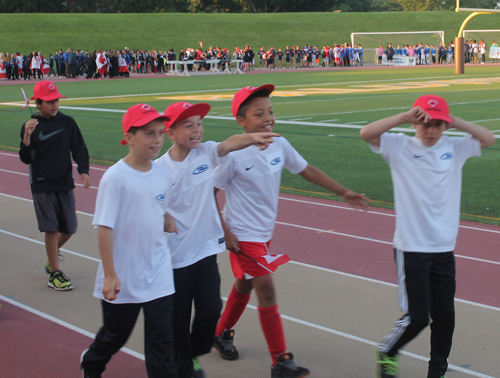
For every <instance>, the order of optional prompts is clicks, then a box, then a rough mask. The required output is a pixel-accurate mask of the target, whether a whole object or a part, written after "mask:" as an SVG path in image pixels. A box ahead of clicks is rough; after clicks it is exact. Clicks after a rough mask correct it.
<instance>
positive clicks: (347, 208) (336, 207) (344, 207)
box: [279, 196, 500, 234]
mask: <svg viewBox="0 0 500 378" xmlns="http://www.w3.org/2000/svg"><path fill="white" fill-rule="evenodd" d="M279 199H280V200H285V201H292V202H300V203H305V204H307V205H316V206H324V207H331V208H334V209H342V210H348V211H359V210H356V209H354V208H352V207H347V206H340V205H332V204H329V203H321V202H314V201H307V200H299V199H295V198H287V197H281V196H280V197H279ZM367 213H368V214H375V215H382V216H386V217H392V218H395V217H396V215H395V214H390V213H381V212H378V211H372V210H369V211H367ZM459 227H462V228H467V229H470V230H475V231H484V232H492V233H495V234H500V231H498V230H489V229H487V228H479V227H471V226H464V225H459Z"/></svg>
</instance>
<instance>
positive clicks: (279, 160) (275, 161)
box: [271, 157, 281, 165]
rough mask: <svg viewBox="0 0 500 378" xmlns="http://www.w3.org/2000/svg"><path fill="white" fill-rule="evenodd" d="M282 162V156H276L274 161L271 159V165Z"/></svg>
mask: <svg viewBox="0 0 500 378" xmlns="http://www.w3.org/2000/svg"><path fill="white" fill-rule="evenodd" d="M279 163H281V158H280V157H277V158H274V159H273V160H272V161H271V165H277V164H279Z"/></svg>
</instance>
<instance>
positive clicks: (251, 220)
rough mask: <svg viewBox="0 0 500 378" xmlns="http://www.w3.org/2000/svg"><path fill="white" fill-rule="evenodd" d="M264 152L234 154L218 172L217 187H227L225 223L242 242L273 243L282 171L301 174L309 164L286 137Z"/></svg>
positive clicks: (248, 150) (253, 150) (255, 149)
mask: <svg viewBox="0 0 500 378" xmlns="http://www.w3.org/2000/svg"><path fill="white" fill-rule="evenodd" d="M273 140H274V143H272V144H270V145H269V147H268V148H267V149H265V150H263V151H261V150H259V147H257V146H250V147H248V148H246V149H244V150H240V151H235V152H231V153H230V154H229V155H228V159H227V161H226V162H224V164H222V165H220V166H219V167H217V169H216V170H215V187H216V188H219V189H221V188H223V187H224V186H225V187H226V205H225V207H224V220H225V222H226V224H227V225H228V227H229V229H230V230H231V232H233V233H234V234H235V235H236V237H237V238H238V239H239V240H241V241H249V242H259V243H265V242H267V241H269V240H271V237H272V235H273V230H274V223H275V222H276V216H277V212H278V196H279V192H280V182H281V171H282V170H283V168H286V169H288V170H289V171H290V172H291V173H293V174H297V173H300V172H302V171H303V170H304V169H305V168H306V167H307V161H306V160H305V159H304V158H303V157H302V156H300V154H299V153H298V152H297V151H295V149H294V148H293V147H292V145H291V144H290V142H288V141H287V140H286V139H285V138H283V137H278V138H273Z"/></svg>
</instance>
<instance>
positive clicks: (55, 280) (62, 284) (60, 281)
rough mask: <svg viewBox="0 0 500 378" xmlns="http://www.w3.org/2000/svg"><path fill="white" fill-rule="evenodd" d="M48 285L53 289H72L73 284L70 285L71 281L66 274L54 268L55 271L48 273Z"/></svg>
mask: <svg viewBox="0 0 500 378" xmlns="http://www.w3.org/2000/svg"><path fill="white" fill-rule="evenodd" d="M48 285H49V287H51V288H52V289H55V290H59V291H64V290H72V289H73V285H71V281H70V280H69V278H68V277H66V275H65V274H64V273H63V272H61V271H60V270H56V271H55V272H52V273H50V278H49V283H48Z"/></svg>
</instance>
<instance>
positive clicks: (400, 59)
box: [382, 54, 417, 66]
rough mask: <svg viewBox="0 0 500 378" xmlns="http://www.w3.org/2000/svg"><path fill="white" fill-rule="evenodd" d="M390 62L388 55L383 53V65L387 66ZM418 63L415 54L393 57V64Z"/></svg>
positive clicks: (406, 64) (412, 64)
mask: <svg viewBox="0 0 500 378" xmlns="http://www.w3.org/2000/svg"><path fill="white" fill-rule="evenodd" d="M388 64H389V63H388V62H387V55H386V54H383V55H382V65H384V66H387V65H388ZM416 64H417V61H416V59H415V57H413V56H402V55H394V56H393V57H392V65H393V66H414V65H416Z"/></svg>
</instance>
